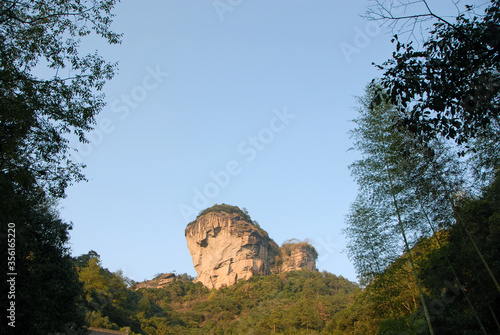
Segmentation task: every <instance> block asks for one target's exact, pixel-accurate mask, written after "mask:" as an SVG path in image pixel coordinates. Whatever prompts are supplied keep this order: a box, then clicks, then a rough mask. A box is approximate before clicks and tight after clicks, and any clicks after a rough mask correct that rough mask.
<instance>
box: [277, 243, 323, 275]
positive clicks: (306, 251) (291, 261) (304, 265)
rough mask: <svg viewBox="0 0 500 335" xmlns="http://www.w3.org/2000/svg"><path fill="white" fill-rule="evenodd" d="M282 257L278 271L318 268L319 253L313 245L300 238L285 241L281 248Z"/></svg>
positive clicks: (313, 269)
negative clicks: (299, 239)
mask: <svg viewBox="0 0 500 335" xmlns="http://www.w3.org/2000/svg"><path fill="white" fill-rule="evenodd" d="M280 255H281V257H280V259H279V261H278V262H277V263H278V264H277V266H278V272H290V271H298V270H302V269H309V270H311V271H315V270H316V258H318V253H317V252H316V249H314V247H313V246H312V245H310V244H309V243H307V242H300V241H298V240H289V241H285V242H284V243H283V245H282V246H281V248H280Z"/></svg>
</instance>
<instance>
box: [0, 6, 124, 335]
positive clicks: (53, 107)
mask: <svg viewBox="0 0 500 335" xmlns="http://www.w3.org/2000/svg"><path fill="white" fill-rule="evenodd" d="M115 3H116V1H115V0H95V1H94V0H83V1H80V0H61V1H44V0H29V1H28V0H15V1H11V0H5V1H1V2H0V189H1V191H2V192H1V196H0V212H1V213H2V217H1V221H0V228H1V234H4V233H6V232H7V227H9V223H12V224H14V225H15V230H16V241H15V270H16V272H17V279H16V297H15V303H16V306H17V307H18V308H17V310H16V328H13V327H9V328H7V330H6V332H9V331H10V332H11V333H16V334H43V335H46V334H52V333H58V332H65V331H67V330H68V329H66V328H67V327H70V328H72V329H73V330H75V331H76V329H77V328H79V327H81V326H82V325H83V324H84V320H83V317H82V314H81V308H80V307H81V304H80V301H79V297H80V296H81V291H82V287H81V285H80V283H79V281H78V277H77V274H76V271H75V268H74V266H73V262H72V261H71V259H70V256H69V249H68V247H67V242H68V231H69V230H70V229H71V224H70V223H67V222H64V221H63V220H61V219H60V218H59V215H58V213H57V211H56V210H55V207H56V201H57V199H59V198H62V197H64V192H65V189H66V188H67V186H68V185H69V184H71V183H72V182H75V181H80V180H82V179H84V176H83V174H82V172H81V168H82V166H81V164H79V163H77V162H74V161H72V159H71V148H70V146H69V137H71V136H76V137H77V138H78V139H79V140H80V141H83V142H85V141H86V140H85V132H86V131H88V130H90V129H92V125H93V123H94V121H95V116H96V115H97V113H98V112H99V111H100V110H101V109H102V107H103V106H104V96H103V95H102V94H100V92H99V91H101V90H102V88H103V85H104V83H105V82H106V81H107V80H109V79H111V77H112V76H113V74H114V72H115V67H116V65H115V64H110V63H107V62H106V61H105V60H104V59H103V58H102V57H101V56H100V55H99V54H98V53H97V52H94V53H89V54H87V53H86V52H85V53H82V50H81V47H80V43H81V41H82V40H83V39H84V38H86V37H90V36H91V35H96V36H98V37H102V38H104V39H105V40H106V41H107V42H109V43H110V44H115V43H119V41H120V35H118V34H116V33H114V32H112V31H111V30H110V24H111V22H112V17H113V14H112V13H111V11H112V9H113V6H114V5H115ZM2 238H3V237H2ZM1 254H2V258H3V259H4V260H6V259H7V256H6V255H7V248H6V247H5V244H2V250H1ZM4 256H5V257H4ZM5 274H6V272H5V271H4V272H3V274H2V278H3V276H5ZM2 289H4V290H5V289H8V287H7V285H6V281H5V280H2ZM3 292H4V293H5V291H3ZM6 299H7V294H2V296H1V298H0V301H1V302H2V304H1V306H7V305H6V304H4V303H9V301H6ZM80 330H81V329H80Z"/></svg>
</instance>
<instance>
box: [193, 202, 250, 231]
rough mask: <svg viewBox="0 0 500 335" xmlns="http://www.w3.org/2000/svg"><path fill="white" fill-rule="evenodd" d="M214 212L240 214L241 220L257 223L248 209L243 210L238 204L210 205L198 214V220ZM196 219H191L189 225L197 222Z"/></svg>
mask: <svg viewBox="0 0 500 335" xmlns="http://www.w3.org/2000/svg"><path fill="white" fill-rule="evenodd" d="M213 212H225V213H228V214H238V215H239V216H240V217H241V220H243V221H247V222H248V223H252V224H255V223H254V221H252V219H251V218H250V215H248V211H246V210H241V209H240V208H239V207H238V206H231V205H226V204H220V205H218V204H215V205H213V206H212V207H209V208H207V209H204V210H202V211H201V212H200V213H199V214H198V216H196V220H198V218H200V217H201V216H203V215H206V214H208V213H213ZM196 220H194V221H191V222H189V223H188V225H187V226H188V227H189V226H190V225H192V224H194V223H195V222H196Z"/></svg>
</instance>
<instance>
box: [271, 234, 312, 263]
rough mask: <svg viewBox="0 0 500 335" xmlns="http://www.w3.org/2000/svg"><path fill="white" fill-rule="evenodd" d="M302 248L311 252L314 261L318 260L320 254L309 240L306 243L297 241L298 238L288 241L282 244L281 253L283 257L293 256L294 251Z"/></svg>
mask: <svg viewBox="0 0 500 335" xmlns="http://www.w3.org/2000/svg"><path fill="white" fill-rule="evenodd" d="M300 248H305V249H307V250H309V251H310V252H311V254H312V255H313V257H314V259H318V252H317V251H316V249H315V248H314V247H313V246H312V245H311V243H309V241H308V240H307V239H306V240H304V241H300V240H297V239H296V238H292V239H289V240H286V241H284V242H283V243H282V244H281V248H280V251H281V254H282V255H287V256H291V254H292V251H293V250H296V249H300Z"/></svg>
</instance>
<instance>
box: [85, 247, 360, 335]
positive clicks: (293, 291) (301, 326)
mask: <svg viewBox="0 0 500 335" xmlns="http://www.w3.org/2000/svg"><path fill="white" fill-rule="evenodd" d="M79 273H80V280H82V282H83V283H84V287H85V296H86V304H85V308H86V315H87V321H88V322H89V323H90V325H91V326H95V327H103V328H107V329H114V330H118V329H123V327H130V329H131V330H132V332H133V333H134V334H148V335H155V334H165V333H167V334H269V333H272V332H276V333H282V334H283V333H284V334H290V333H294V334H299V333H304V334H306V333H307V334H320V333H322V332H325V331H328V332H332V331H334V330H335V329H336V327H337V323H336V320H337V318H338V317H339V316H340V312H341V311H343V310H344V309H345V308H347V307H348V306H349V305H350V304H351V303H352V301H353V299H354V296H355V294H357V292H358V287H357V285H356V284H354V283H352V282H350V281H348V280H346V279H344V278H342V277H339V276H335V275H332V274H329V273H326V272H323V273H320V272H311V271H306V270H303V271H296V272H288V273H284V274H274V275H268V276H254V277H252V278H251V279H249V280H248V281H245V280H242V281H239V282H238V283H237V284H235V285H233V286H230V287H226V288H221V289H218V290H208V289H207V288H206V287H204V286H203V285H202V284H201V283H194V282H193V281H191V280H190V279H189V276H187V275H184V276H183V275H178V276H176V281H174V282H172V283H170V284H169V285H168V286H166V287H163V288H158V289H153V288H145V289H144V288H141V289H139V290H135V288H134V286H131V287H129V288H127V287H126V285H124V278H123V276H122V275H120V274H117V273H111V272H110V271H109V270H107V269H104V268H102V266H101V264H100V261H99V258H98V257H94V256H92V257H91V258H90V261H89V262H88V263H87V265H86V266H84V267H82V268H80V269H79ZM113 282H114V283H115V284H112V283H113ZM120 283H121V284H120Z"/></svg>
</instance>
